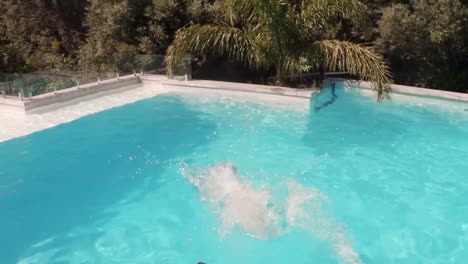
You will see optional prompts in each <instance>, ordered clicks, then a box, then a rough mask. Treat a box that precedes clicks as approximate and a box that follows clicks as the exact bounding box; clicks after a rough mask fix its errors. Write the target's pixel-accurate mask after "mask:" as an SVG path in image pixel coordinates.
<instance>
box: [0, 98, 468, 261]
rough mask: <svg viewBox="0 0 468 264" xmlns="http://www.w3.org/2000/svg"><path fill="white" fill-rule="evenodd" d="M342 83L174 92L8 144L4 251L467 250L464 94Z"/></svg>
mask: <svg viewBox="0 0 468 264" xmlns="http://www.w3.org/2000/svg"><path fill="white" fill-rule="evenodd" d="M331 98H333V96H332V95H331V93H330V92H326V93H323V94H322V95H321V97H319V98H318V99H317V101H315V100H314V102H313V105H312V106H311V110H310V111H301V110H294V109H290V108H288V107H284V106H278V105H275V104H270V103H269V104H258V103H251V102H248V101H242V100H241V101H239V100H237V99H232V98H231V99H230V98H228V97H227V98H224V97H223V98H222V97H217V96H195V95H175V94H173V95H163V96H158V97H155V98H152V99H149V100H144V101H140V102H137V103H134V104H130V105H127V106H123V107H119V108H115V109H111V110H108V111H105V112H102V113H98V114H95V115H91V116H87V117H85V118H82V119H79V120H76V121H74V122H72V123H68V124H63V125H60V126H58V127H55V128H52V129H48V130H45V131H41V132H38V133H35V134H32V135H29V136H27V137H24V138H19V139H15V140H11V141H7V142H4V143H0V164H1V165H0V263H6V264H7V263H157V264H160V263H161V264H163V263H167V264H172V263H174V264H185V263H194V264H195V263H197V262H198V261H203V262H205V263H208V264H214V263H222V264H230V263H232V264H234V263H236V264H238V263H271V264H275V263H278V264H279V263H281V264H283V263H321V264H327V263H330V264H331V263H353V264H354V263H368V264H370V263H376V264H385V263H444V264H445V263H467V261H468V160H467V159H468V112H465V111H463V109H464V108H468V107H465V106H463V105H457V106H456V107H455V108H454V109H455V110H453V109H452V108H453V107H447V109H445V108H446V107H440V106H437V105H423V106H421V105H418V104H414V103H404V102H402V103H398V102H393V103H384V104H376V103H374V98H373V97H368V96H363V95H360V94H358V93H356V92H345V91H344V90H342V89H337V90H336V99H335V100H333V102H332V103H329V104H327V103H326V102H329V101H330V100H331ZM415 101H416V102H423V101H424V100H422V99H416V100H415ZM454 104H456V103H453V102H445V103H440V105H441V106H444V105H445V106H449V105H452V106H453V105H454ZM322 105H326V106H325V107H322V108H319V109H320V110H319V111H315V110H314V109H316V107H317V106H322Z"/></svg>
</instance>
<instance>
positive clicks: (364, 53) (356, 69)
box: [313, 40, 392, 101]
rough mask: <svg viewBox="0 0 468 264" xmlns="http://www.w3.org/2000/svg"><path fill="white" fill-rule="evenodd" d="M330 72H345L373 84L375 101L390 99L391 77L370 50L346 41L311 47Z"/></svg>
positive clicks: (318, 43)
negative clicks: (375, 94)
mask: <svg viewBox="0 0 468 264" xmlns="http://www.w3.org/2000/svg"><path fill="white" fill-rule="evenodd" d="M313 46H314V47H315V50H319V51H320V53H321V55H322V56H323V63H324V67H325V68H326V69H328V70H330V71H336V70H338V71H347V72H349V73H351V74H353V75H356V76H359V77H360V78H362V79H364V80H367V81H370V82H372V83H373V86H374V91H376V92H377V100H378V101H382V100H383V99H390V93H391V82H392V77H391V74H390V71H389V67H388V65H387V64H386V63H385V61H384V59H383V57H382V56H381V55H380V54H378V53H377V52H375V51H374V50H373V49H372V48H370V47H366V46H363V45H359V44H354V43H351V42H348V41H339V40H323V41H317V42H315V43H314V45H313Z"/></svg>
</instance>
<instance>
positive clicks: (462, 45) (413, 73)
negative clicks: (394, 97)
mask: <svg viewBox="0 0 468 264" xmlns="http://www.w3.org/2000/svg"><path fill="white" fill-rule="evenodd" d="M378 31H379V33H380V37H379V39H378V40H377V44H378V47H379V48H380V50H382V52H383V53H384V54H385V55H386V56H387V57H388V58H390V61H391V65H392V69H393V71H394V72H395V78H396V81H397V82H398V83H402V84H409V85H418V86H425V87H433V88H438V89H447V90H454V91H461V92H465V91H466V90H467V89H468V88H467V83H468V48H467V47H468V45H467V44H468V6H467V5H466V4H464V3H463V2H461V1H459V0H434V1H423V0H414V1H411V2H410V3H409V4H396V5H392V6H390V7H387V8H385V9H384V10H383V15H382V18H381V20H380V21H379V27H378Z"/></svg>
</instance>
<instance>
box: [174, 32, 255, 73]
mask: <svg viewBox="0 0 468 264" xmlns="http://www.w3.org/2000/svg"><path fill="white" fill-rule="evenodd" d="M254 47H255V44H254V43H253V38H252V37H251V36H249V35H248V34H247V33H246V32H244V31H243V30H241V29H238V28H235V27H231V26H225V25H203V26H201V25H191V26H189V27H185V28H182V29H180V30H178V31H177V33H176V37H175V39H174V41H173V42H172V45H171V46H170V47H169V48H168V51H167V59H166V62H167V66H168V68H169V75H172V70H173V69H174V67H175V66H176V64H177V63H179V62H180V61H181V60H182V59H184V58H185V57H186V56H199V55H210V54H212V55H220V56H226V57H227V58H228V59H230V60H233V61H237V62H240V63H244V64H247V65H248V66H251V67H252V66H258V65H261V64H262V61H263V59H262V56H259V54H256V53H255V49H254Z"/></svg>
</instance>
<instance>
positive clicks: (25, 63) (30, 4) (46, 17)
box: [0, 0, 81, 70]
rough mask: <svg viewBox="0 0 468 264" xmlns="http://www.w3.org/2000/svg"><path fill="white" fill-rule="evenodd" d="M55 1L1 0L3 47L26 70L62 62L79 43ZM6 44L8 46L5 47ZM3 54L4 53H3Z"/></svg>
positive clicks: (78, 37)
mask: <svg viewBox="0 0 468 264" xmlns="http://www.w3.org/2000/svg"><path fill="white" fill-rule="evenodd" d="M56 3H57V2H56V1H48V0H23V1H15V0H2V4H1V5H0V13H1V14H2V15H1V16H0V27H1V28H2V29H1V30H0V34H1V38H2V39H3V44H2V46H3V50H9V54H10V55H9V56H8V57H9V58H13V57H14V58H16V59H15V62H18V61H20V62H22V65H21V67H22V68H24V69H27V70H40V69H44V68H47V67H50V65H55V64H60V63H63V59H64V57H69V56H73V55H74V54H75V52H76V50H77V49H78V47H79V45H80V44H81V38H80V35H79V32H77V31H76V30H75V29H73V28H70V27H68V26H67V23H66V22H65V21H66V18H67V17H65V16H61V15H60V12H59V10H58V8H57V7H58V6H57V5H55V4H56ZM5 45H7V46H8V48H6V47H5ZM4 54H5V53H4Z"/></svg>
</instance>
